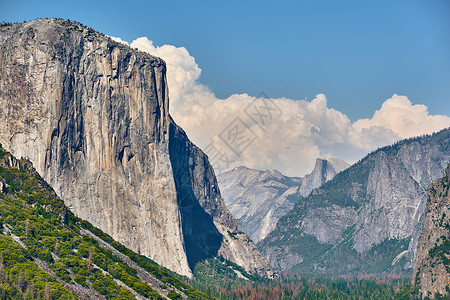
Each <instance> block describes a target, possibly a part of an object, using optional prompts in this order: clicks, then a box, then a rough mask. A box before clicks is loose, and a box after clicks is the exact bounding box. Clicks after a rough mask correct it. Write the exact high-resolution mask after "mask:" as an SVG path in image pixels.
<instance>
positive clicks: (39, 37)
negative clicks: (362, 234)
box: [0, 19, 273, 276]
mask: <svg viewBox="0 0 450 300" xmlns="http://www.w3.org/2000/svg"><path fill="white" fill-rule="evenodd" d="M0 142H1V143H2V144H3V145H4V147H5V148H6V149H7V150H8V151H10V152H11V153H12V154H14V155H15V156H17V157H24V158H27V159H29V160H30V161H31V162H32V163H33V165H34V166H35V168H36V170H37V171H38V173H39V174H40V175H41V176H42V177H43V178H44V179H45V180H46V181H47V182H48V183H49V184H50V185H51V186H52V187H53V188H54V189H55V191H56V193H57V194H58V195H59V196H60V197H61V198H62V199H63V200H64V202H65V204H66V205H67V206H68V207H69V208H70V210H71V211H73V212H74V213H75V214H76V215H77V216H78V217H81V218H83V219H85V220H87V221H89V222H91V223H92V224H93V225H94V226H97V227H99V228H101V229H102V230H104V231H105V232H106V233H108V234H110V235H111V236H112V237H113V238H114V239H116V240H117V241H119V242H121V243H123V244H124V245H125V246H127V247H129V248H131V249H133V250H134V251H136V252H138V253H140V254H143V255H145V256H147V257H149V258H151V259H153V260H154V261H156V262H157V263H159V264H161V265H162V266H165V267H167V268H169V269H171V270H173V271H175V272H177V273H179V274H182V275H186V276H192V269H193V267H194V265H195V264H196V263H197V262H199V261H201V260H203V259H207V258H211V257H214V256H216V255H219V254H220V255H222V256H224V257H225V258H227V259H230V260H232V261H234V262H235V263H237V264H239V265H241V266H242V267H244V268H245V269H246V270H247V271H248V272H251V273H255V272H257V273H259V274H261V275H266V276H271V275H272V273H273V272H272V270H271V269H270V267H269V265H268V263H267V261H266V260H265V259H264V258H263V257H262V256H261V254H260V253H259V252H258V250H257V249H256V247H255V245H254V244H253V243H252V242H251V241H249V239H248V237H247V236H246V235H245V234H242V233H240V232H239V231H238V230H237V225H236V222H235V220H234V219H233V217H232V216H231V214H230V213H229V211H228V210H227V209H226V207H225V205H224V203H223V199H222V197H221V195H220V192H219V189H218V186H217V182H216V179H215V176H214V173H213V171H212V168H211V165H210V164H209V162H208V159H207V157H206V155H205V154H204V153H203V152H201V151H200V150H199V149H198V148H197V147H195V145H193V144H192V143H191V142H190V141H189V140H188V138H187V137H186V134H185V133H184V132H183V131H182V129H181V128H179V127H178V126H177V125H176V124H175V123H174V122H173V120H172V119H171V117H170V115H169V95H168V87H167V81H166V66H165V63H164V61H162V60H161V59H159V58H156V57H153V56H151V55H148V54H146V53H143V52H139V51H137V50H135V49H131V48H130V47H128V46H125V45H122V44H119V43H116V42H114V41H112V40H111V39H110V38H109V37H107V36H105V35H103V34H101V33H98V32H96V31H94V30H93V29H91V28H87V27H85V26H83V25H81V24H79V23H77V22H71V21H64V20H60V19H41V20H34V21H31V22H27V23H24V24H14V25H11V26H3V27H1V28H0ZM230 233H231V234H232V236H230Z"/></svg>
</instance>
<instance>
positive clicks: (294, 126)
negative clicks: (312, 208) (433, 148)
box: [115, 37, 450, 176]
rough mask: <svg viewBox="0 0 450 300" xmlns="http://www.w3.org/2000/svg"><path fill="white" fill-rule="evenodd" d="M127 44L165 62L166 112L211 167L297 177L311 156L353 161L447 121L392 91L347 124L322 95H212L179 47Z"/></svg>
mask: <svg viewBox="0 0 450 300" xmlns="http://www.w3.org/2000/svg"><path fill="white" fill-rule="evenodd" d="M115 40H117V41H120V42H124V41H122V40H121V39H118V38H115ZM125 43H126V42H125ZM130 46H131V47H133V48H138V49H140V50H142V51H146V52H148V53H150V54H152V55H155V56H158V57H161V58H163V59H164V60H165V61H166V64H167V80H168V84H169V94H170V95H169V97H170V113H171V115H172V116H173V118H174V120H175V121H176V122H177V123H178V124H179V125H181V126H182V127H183V128H184V130H185V131H186V132H187V134H188V136H189V137H190V139H191V140H192V141H193V142H194V143H196V144H197V145H198V146H199V147H200V148H202V149H203V150H204V151H205V152H206V153H207V154H208V156H209V158H210V161H211V162H212V164H213V166H214V168H215V170H216V172H218V173H220V172H222V171H224V170H227V169H230V168H232V167H235V166H238V165H245V166H247V167H250V168H256V169H277V170H279V171H281V172H282V173H285V174H287V175H290V176H302V175H304V174H305V173H307V172H310V171H311V169H312V168H313V165H314V161H315V159H316V158H317V157H338V158H342V159H345V160H347V161H349V162H355V161H357V160H358V159H360V158H362V157H363V156H364V155H365V154H366V153H368V152H370V151H372V150H375V149H376V148H378V147H381V146H384V145H388V144H391V143H393V142H395V141H397V140H399V139H403V138H408V137H412V136H417V135H421V134H425V133H432V132H435V131H438V130H441V129H443V128H446V127H449V126H450V118H449V117H448V116H443V115H430V114H429V113H428V110H427V107H426V106H425V105H419V104H413V103H411V101H410V100H409V99H408V98H407V97H406V96H399V95H396V94H394V95H393V96H392V97H391V98H390V99H387V100H386V101H385V102H384V103H383V105H382V106H381V108H380V109H379V110H377V111H375V113H374V114H373V116H372V118H370V119H360V120H357V121H356V122H353V123H352V122H351V121H350V119H349V118H348V117H347V116H346V115H345V114H344V113H342V112H339V111H337V110H335V109H333V108H330V107H328V105H327V99H326V96H325V95H323V94H319V95H317V96H316V97H315V98H314V99H313V100H311V101H306V100H299V99H287V98H278V99H271V98H267V97H266V96H265V95H260V96H259V97H252V96H250V95H248V94H234V95H231V96H230V97H228V98H227V99H218V98H217V97H216V96H215V95H214V93H212V92H211V91H210V90H209V89H208V88H207V87H206V86H204V85H202V84H201V83H199V81H198V79H199V78H200V75H201V69H200V68H199V66H198V65H197V63H196V62H195V59H194V57H192V56H191V55H190V54H189V52H188V50H187V49H186V48H184V47H175V46H172V45H163V46H155V45H154V44H153V42H152V41H151V40H149V39H147V38H145V37H143V38H138V39H136V40H135V41H133V42H132V43H131V44H130Z"/></svg>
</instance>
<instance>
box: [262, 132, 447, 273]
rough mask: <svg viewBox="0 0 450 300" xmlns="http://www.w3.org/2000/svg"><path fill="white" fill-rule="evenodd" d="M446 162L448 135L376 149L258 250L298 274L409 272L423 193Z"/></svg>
mask: <svg viewBox="0 0 450 300" xmlns="http://www.w3.org/2000/svg"><path fill="white" fill-rule="evenodd" d="M449 160H450V129H444V130H442V131H440V132H438V133H435V134H433V135H426V136H421V137H417V138H412V139H407V140H403V141H400V142H398V143H396V144H394V145H392V146H388V147H384V148H380V149H378V150H377V151H374V152H372V153H370V154H368V155H367V156H366V157H365V158H363V159H362V160H361V161H359V162H358V163H356V164H354V165H352V166H351V167H349V168H348V169H346V170H344V171H342V172H340V173H339V174H337V175H336V176H335V177H334V178H333V179H332V180H330V181H328V182H326V183H325V184H324V185H322V186H321V187H319V188H317V189H315V190H313V191H312V192H311V194H310V195H309V196H308V197H306V198H302V199H300V201H299V202H297V204H296V205H295V207H294V208H293V209H292V210H291V211H290V212H289V213H288V214H286V215H285V216H284V217H282V218H281V219H280V220H279V222H278V223H277V226H276V228H275V229H274V230H273V231H272V232H271V233H270V234H269V235H268V236H267V237H266V238H265V239H264V240H262V241H261V242H259V243H258V247H259V249H260V250H262V251H263V253H264V254H265V255H266V258H268V259H269V261H271V262H272V263H273V264H274V265H276V266H277V267H279V268H282V269H292V268H293V270H294V271H298V272H305V273H310V272H327V273H331V272H335V273H349V272H350V273H366V272H371V273H373V272H383V271H390V270H394V271H399V272H402V271H403V270H404V269H409V270H411V268H412V267H413V266H414V261H415V258H416V250H417V240H418V238H419V235H420V232H421V228H422V224H423V221H424V216H425V210H426V201H427V190H428V187H429V186H430V183H431V181H432V180H434V179H436V178H439V177H441V176H442V175H443V173H444V170H445V168H446V167H447V165H448V163H449Z"/></svg>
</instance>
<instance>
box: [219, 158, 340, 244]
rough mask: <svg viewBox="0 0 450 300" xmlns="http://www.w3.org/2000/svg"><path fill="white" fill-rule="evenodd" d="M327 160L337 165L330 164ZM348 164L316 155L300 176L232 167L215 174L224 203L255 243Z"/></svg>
mask: <svg viewBox="0 0 450 300" xmlns="http://www.w3.org/2000/svg"><path fill="white" fill-rule="evenodd" d="M331 161H334V163H335V164H336V165H337V166H336V167H334V166H333V164H332V163H331ZM347 166H348V164H347V163H346V162H345V161H343V160H340V159H323V158H317V159H316V163H315V166H314V169H313V170H312V172H311V173H309V174H306V175H305V176H304V177H289V176H285V175H283V174H281V173H280V172H279V171H277V170H272V171H270V170H266V171H261V170H255V169H250V168H247V167H245V166H240V167H236V168H234V169H232V170H230V171H227V172H224V173H221V174H220V175H218V176H217V180H218V182H219V186H220V188H221V191H222V194H223V197H224V200H225V204H226V205H227V207H228V209H229V210H230V212H231V213H232V215H233V216H234V218H235V219H236V220H237V222H238V223H239V227H240V228H242V229H243V231H244V232H245V233H247V234H248V235H249V236H250V237H251V238H252V239H253V241H255V242H256V243H257V242H259V241H260V240H262V239H263V238H265V237H266V235H267V234H268V233H269V232H270V231H272V230H273V229H274V228H275V225H276V223H277V221H278V219H279V218H280V217H281V216H283V215H284V214H286V213H287V212H288V211H289V210H290V209H292V208H293V207H294V204H295V203H296V202H297V201H298V200H299V199H300V198H301V197H305V196H307V195H308V194H309V193H310V192H311V191H312V190H313V189H314V188H317V187H319V186H320V185H322V184H323V183H325V182H326V181H328V180H330V179H331V178H333V176H334V175H336V174H337V173H338V172H340V171H342V170H343V169H345V168H346V167H347Z"/></svg>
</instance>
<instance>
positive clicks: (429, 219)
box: [413, 165, 450, 298]
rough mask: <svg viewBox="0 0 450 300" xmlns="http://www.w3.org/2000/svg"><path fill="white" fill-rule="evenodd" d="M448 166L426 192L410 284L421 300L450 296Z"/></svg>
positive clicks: (449, 175) (449, 196)
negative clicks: (423, 217) (422, 222)
mask: <svg viewBox="0 0 450 300" xmlns="http://www.w3.org/2000/svg"><path fill="white" fill-rule="evenodd" d="M449 190H450V165H449V167H448V168H447V171H446V172H445V176H444V177H443V178H441V179H436V180H435V181H433V183H432V184H431V187H430V190H429V192H428V197H429V199H428V202H427V212H426V215H425V221H424V225H423V231H422V233H421V235H420V238H419V243H418V246H417V259H416V265H415V267H414V280H413V284H416V285H418V286H419V291H420V292H421V293H422V296H423V298H424V297H425V296H429V297H431V298H435V295H436V293H439V294H440V295H441V296H442V295H444V294H450V194H449Z"/></svg>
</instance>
